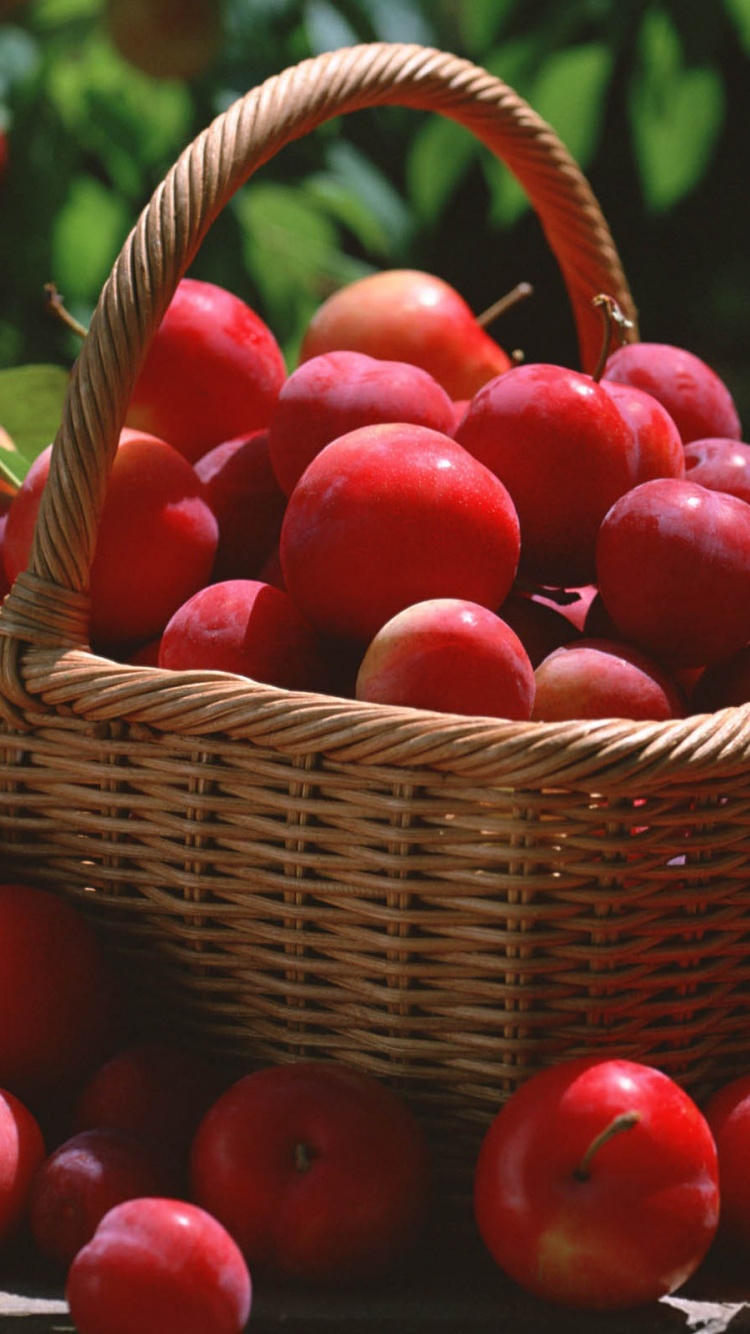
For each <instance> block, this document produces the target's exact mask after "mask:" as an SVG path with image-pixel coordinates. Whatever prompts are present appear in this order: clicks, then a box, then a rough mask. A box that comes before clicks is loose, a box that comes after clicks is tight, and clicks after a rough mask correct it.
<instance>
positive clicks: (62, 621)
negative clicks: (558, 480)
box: [0, 44, 750, 1182]
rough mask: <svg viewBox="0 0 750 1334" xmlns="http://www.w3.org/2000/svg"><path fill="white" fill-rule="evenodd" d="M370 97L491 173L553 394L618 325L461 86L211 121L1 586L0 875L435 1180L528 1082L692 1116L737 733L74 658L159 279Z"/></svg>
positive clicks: (714, 1069) (231, 1046)
mask: <svg viewBox="0 0 750 1334" xmlns="http://www.w3.org/2000/svg"><path fill="white" fill-rule="evenodd" d="M386 104H399V105H403V106H410V107H414V108H418V109H424V110H429V111H434V112H436V113H440V114H443V115H446V116H449V117H451V118H453V119H455V120H457V121H458V122H460V123H461V124H462V125H464V126H465V127H467V128H468V129H469V130H470V131H471V132H473V133H474V134H475V135H476V136H477V137H478V138H479V139H480V140H481V141H482V142H483V143H484V144H485V145H486V146H487V147H488V148H489V149H490V150H491V151H492V152H494V153H495V154H497V155H498V156H499V157H500V158H501V159H502V160H503V161H504V162H505V163H506V165H507V166H508V167H509V168H510V169H511V170H512V171H513V172H514V174H515V175H516V176H517V178H518V179H519V181H520V182H521V183H522V185H523V186H524V188H525V189H526V191H527V193H528V196H529V199H530V200H531V202H532V203H533V205H534V207H535V209H536V211H537V214H538V217H539V219H540V221H541V224H542V226H543V228H544V231H545V234H546V236H547V238H548V240H549V244H550V246H551V249H552V251H553V253H554V254H555V256H556V258H557V260H558V262H559V264H560V268H561V270H562V274H563V277H564V279H565V281H566V284H567V288H568V291H569V294H570V300H571V304H572V308H573V312H574V315H575V318H576V321H577V327H578V331H579V340H580V347H581V361H582V365H583V366H584V368H587V369H591V368H592V363H593V361H594V360H595V358H596V355H597V353H598V349H599V343H600V323H599V315H598V313H597V312H596V311H595V310H594V309H593V308H592V306H591V298H592V296H593V295H595V294H596V293H597V292H600V291H608V292H610V293H611V294H612V295H613V296H615V297H616V299H617V300H618V301H619V303H620V304H621V306H623V308H624V309H625V311H626V313H627V314H629V315H630V316H631V317H632V318H633V319H634V318H635V317H634V312H633V307H632V301H631V298H630V293H629V291H628V287H627V284H626V282H625V279H624V277H623V275H622V272H621V269H620V265H619V261H618V257H617V254H616V251H615V248H614V246H613V243H612V240H611V237H610V234H609V231H608V229H607V227H606V224H605V222H604V220H603V218H602V216H601V213H600V210H599V208H598V206H597V203H596V201H595V199H594V198H593V197H592V194H591V191H590V189H589V187H588V185H587V183H586V181H585V180H584V179H583V178H582V176H581V173H580V171H579V170H578V168H577V167H576V165H575V163H574V162H572V161H571V159H570V157H569V155H568V154H567V153H566V151H565V150H564V148H563V147H562V145H561V144H560V143H559V141H558V140H557V139H556V137H555V136H554V134H553V133H552V132H551V130H550V128H549V126H547V125H546V124H545V123H544V122H542V121H541V120H540V119H539V117H538V116H536V115H535V114H534V112H533V111H532V110H531V109H530V108H529V107H528V106H527V105H526V104H525V103H524V102H523V101H522V100H521V99H520V98H519V97H518V96H517V95H516V94H515V93H514V92H513V91H512V90H511V89H509V88H508V87H507V86H506V85H505V84H503V83H502V82H500V81H499V80H498V79H496V78H493V77H491V76H490V75H489V74H487V73H486V72H485V71H484V70H482V69H479V68H477V67H476V66H473V65H471V64H470V63H468V62H466V61H464V60H460V59H458V58H456V57H455V56H453V55H450V54H445V53H441V52H437V51H433V50H429V49H425V48H422V47H417V46H409V45H402V44H393V45H391V44H375V45H366V46H362V47H354V48H351V49H347V50H343V51H338V52H333V53H331V54H327V55H324V56H321V57H318V58H315V59H313V60H309V61H305V62H304V63H302V64H300V65H299V66H297V67H295V68H292V69H288V70H286V71H285V72H283V73H282V74H280V75H279V76H278V77H274V78H271V79H269V80H268V81H267V82H266V83H264V84H263V85H262V86H260V87H258V88H255V89H253V90H252V91H251V92H250V93H249V94H248V95H247V96H246V97H244V98H243V99H241V100H240V101H239V102H237V103H236V104H235V105H234V106H232V107H231V108H230V109H229V110H228V111H227V112H226V113H225V114H224V115H223V116H221V117H220V118H219V119H218V120H217V121H216V122H214V123H213V124H212V125H211V126H209V128H208V129H207V130H206V131H205V132H204V133H203V134H202V135H200V136H199V138H198V139H197V140H196V141H195V142H194V143H193V144H192V145H191V146H190V147H189V148H188V149H187V150H186V151H185V153H184V154H183V155H182V157H181V158H180V159H179V161H178V162H177V163H176V165H175V167H174V168H173V170H172V171H171V172H170V173H169V175H168V176H167V177H166V179H165V180H164V182H163V183H162V184H161V186H160V187H159V189H158V190H157V191H156V193H155V195H154V197H153V199H152V201H151V203H150V204H149V205H148V207H147V208H146V209H145V210H144V213H143V215H142V217H141V218H140V220H139V222H138V224H137V226H136V227H135V229H134V231H133V233H132V235H131V237H130V238H129V239H128V241H127V242H126V244H125V246H124V248H123V251H122V253H121V255H120V257H119V258H118V260H117V262H116V264H115V266H114V269H113V272H112V274H111V276H110V279H109V281H108V283H107V284H106V286H105V288H104V291H103V293H102V297H101V300H100V303H99V306H98V309H97V311H96V314H95V316H94V318H93V320H92V323H91V328H90V332H89V334H88V337H87V338H86V341H85V344H84V346H83V349H82V352H81V355H80V358H79V361H78V363H77V365H76V367H75V371H74V374H73V377H72V381H71V385H70V391H69V394H68V398H67V403H66V407H65V411H64V418H63V422H62V425H61V428H60V431H59V434H58V437H57V440H56V443H55V448H54V452H53V470H52V474H51V478H50V483H49V485H48V487H47V491H46V493H45V497H44V504H43V508H42V513H41V515H40V519H39V523H38V527H37V532H36V537H35V545H34V550H33V554H32V559H31V562H30V566H29V569H28V570H27V571H26V572H25V573H23V574H22V575H21V576H20V577H19V578H18V580H17V581H16V584H15V585H14V587H13V589H12V591H11V593H10V594H9V595H8V597H7V599H6V602H5V604H4V606H3V608H2V612H1V613H0V632H1V635H0V655H1V656H0V672H1V674H2V676H1V679H2V690H1V696H0V707H1V709H2V715H3V717H4V724H3V728H2V731H1V732H0V853H1V854H2V859H3V874H4V875H5V876H6V877H7V876H10V875H12V876H15V877H16V878H24V879H33V880H35V881H37V882H39V883H45V884H47V885H50V886H53V887H55V889H57V890H59V891H60V892H61V893H64V894H65V895H67V896H68V897H69V898H71V899H72V900H73V901H75V902H77V903H79V904H80V905H83V906H84V907H85V908H86V910H87V911H89V912H90V913H91V914H92V915H93V917H94V920H95V921H96V922H97V923H98V925H99V926H100V928H101V930H102V932H103V933H104V935H105V937H106V939H107V940H108V941H109V942H110V943H111V945H112V947H113V948H114V949H115V951H116V952H117V956H118V958H119V960H120V962H121V963H122V966H123V967H124V969H125V970H126V978H127V984H128V988H129V991H130V994H131V996H132V1002H133V1007H134V1013H136V1012H137V1013H138V1014H141V1015H142V1016H143V1019H144V1022H146V1023H148V1025H149V1026H150V1027H152V1026H153V1025H155V1024H164V1025H166V1026H167V1027H168V1028H173V1029H174V1030H175V1031H176V1032H180V1033H182V1034H183V1035H186V1036H189V1038H190V1040H191V1041H199V1042H200V1043H203V1044H205V1045H206V1046H207V1047H210V1048H211V1049H213V1050H217V1049H219V1050H223V1051H224V1052H225V1053H226V1054H227V1055H228V1056H232V1057H236V1058H238V1059H239V1060H240V1061H242V1062H244V1063H246V1064H247V1065H248V1066H249V1065H254V1064H261V1063H267V1062H271V1061H277V1060H293V1059H295V1058H299V1057H303V1056H312V1057H328V1058H334V1059H338V1060H341V1061H345V1062H349V1063H351V1064H353V1065H355V1066H357V1067H359V1068H361V1069H363V1070H366V1071H369V1072H371V1073H372V1074H374V1075H376V1076H378V1077H381V1078H384V1079H386V1080H389V1081H390V1082H391V1083H392V1084H393V1085H394V1086H395V1087H397V1088H399V1089H400V1090H401V1091H402V1093H403V1094H404V1095H405V1096H406V1097H408V1098H409V1099H410V1100H411V1101H412V1103H413V1104H414V1105H415V1106H416V1108H417V1109H418V1111H419V1112H420V1113H421V1114H422V1115H423V1117H424V1118H425V1124H427V1125H428V1126H429V1127H430V1128H431V1132H432V1134H433V1135H434V1137H435V1140H436V1142H438V1143H439V1145H440V1148H441V1155H440V1160H441V1162H442V1163H443V1166H444V1171H445V1173H446V1180H447V1179H448V1177H449V1176H451V1177H452V1179H453V1180H456V1179H458V1178H461V1179H462V1180H463V1181H464V1182H465V1181H466V1173H467V1171H468V1164H469V1163H470V1160H471V1157H472V1155H473V1153H474V1152H475V1148H476V1145H477V1143H478V1139H479V1137H480V1135H481V1132H482V1130H483V1129H484V1127H485V1125H486V1124H487V1123H488V1121H489V1119H490V1118H491V1116H492V1115H493V1114H494V1112H495V1110H496V1108H497V1107H498V1105H499V1103H500V1102H501V1101H502V1099H503V1097H505V1096H506V1095H507V1094H508V1093H509V1092H510V1091H512V1090H513V1088H514V1087H516V1085H517V1084H518V1083H519V1082H520V1081H521V1080H523V1079H524V1078H526V1077H527V1076H528V1075H529V1074H530V1073H531V1072H532V1071H534V1070H535V1069H536V1068H538V1067H539V1066H540V1065H541V1064H543V1063H546V1062H549V1061H551V1060H553V1059H557V1058H561V1057H563V1056H568V1055H573V1054H579V1053H584V1052H600V1053H605V1052H613V1051H616V1052H618V1053H620V1054H624V1055H627V1056H630V1057H633V1058H636V1059H641V1060H647V1061H650V1062H653V1063H655V1064H657V1065H659V1066H661V1067H662V1068H664V1069H665V1070H667V1071H669V1072H670V1073H672V1074H674V1075H675V1076H676V1077H677V1078H679V1079H680V1080H682V1081H683V1082H684V1083H685V1084H686V1085H687V1086H688V1087H691V1088H693V1089H696V1090H697V1089H699V1088H705V1087H708V1086H709V1085H710V1084H712V1083H715V1082H717V1081H718V1080H719V1079H723V1078H728V1077H729V1076H730V1075H733V1074H736V1073H739V1072H740V1071H743V1070H745V1069H747V1068H748V1065H750V1024H749V1022H748V1000H749V999H750V876H749V874H748V865H749V863H750V768H749V766H748V755H749V752H750V711H749V710H748V709H745V708H743V709H732V710H727V711H724V712H722V713H719V714H716V715H713V716H710V717H693V718H689V719H687V720H685V721H678V722H670V723H631V722H623V721H618V720H607V721H600V722H574V723H564V724H563V723H559V724H536V723H534V724H532V723H523V724H521V723H510V722H503V721H497V720H490V719H485V718H465V717H452V716H447V715H442V714H432V713H426V712H422V711H418V710H410V709H397V708H386V707H384V706H374V705H365V704H359V703H356V702H352V701H348V700H341V699H333V698H330V697H325V696H319V695H304V694H295V693H290V692H286V691H283V690H278V689H273V688H270V687H267V686H260V685H256V684H253V683H251V682H249V681H247V680H245V679H242V678H238V677H233V676H230V675H228V674H224V673H218V672H185V673H179V674H177V673H171V672H166V671H161V670H157V669H155V668H146V667H134V666H122V665H118V664H116V663H113V662H110V661H107V660H105V659H102V658H99V657H96V656H94V655H92V654H91V653H90V652H89V651H88V648H87V626H88V602H87V582H88V572H89V568H90V564H91V558H92V550H93V546H94V543H95V539H96V532H97V523H98V520H99V515H100V512H101V506H102V497H103V493H104V489H105V485H106V482H107V478H108V474H109V469H110V466H111V461H112V458H113V454H114V450H115V446H116V442H117V438H118V434H119V429H120V426H121V423H122V421H123V418H124V414H125V408H126V404H127V401H128V398H129V394H130V391H131V387H132V384H133V381H134V378H135V375H136V373H137V370H138V367H139V365H140V363H141V361H142V358H143V356H144V353H145V349H146V347H147V346H148V343H149V339H150V337H151V336H152V334H153V331H154V329H155V328H156V326H157V325H158V323H159V321H160V319H161V316H162V314H163V312H164V310H165V308H166V306H167V304H168V302H169V300H170V299H171V296H172V294H173V292H174V290H175V287H176V284H177V282H178V281H179V279H180V277H181V276H182V274H183V273H184V272H185V271H186V269H187V267H188V265H189V264H190V262H191V260H192V259H193V257H194V255H195V253H196V250H197V248H198V246H199V244H200V242H201V240H202V238H203V236H204V235H205V233H206V231H207V229H208V227H209V226H210V224H211V223H212V221H213V220H214V218H215V217H216V215H217V214H218V212H219V211H220V209H221V208H222V207H223V205H224V204H225V203H226V202H227V200H228V199H229V198H230V196H231V195H232V194H233V192H234V191H235V190H237V189H238V188H239V187H240V186H241V185H242V183H243V182H244V181H245V180H246V179H247V178H248V176H249V175H250V174H251V172H252V171H254V169H255V168H256V167H258V166H259V165H260V164H261V163H263V162H265V161H266V160H267V159H268V158H270V157H271V156H272V155H273V154H274V153H275V152H276V151H277V150H278V149H280V148H281V147H283V146H284V145H285V144H286V143H288V142H290V141H291V140H293V139H295V138H297V137H299V136H301V135H303V134H305V133H307V132H308V131H311V130H313V129H314V128H315V127H316V126H317V125H319V124H320V123H322V122H323V121H325V120H327V119H329V118H331V117H333V116H335V115H338V114H340V113H342V112H349V111H353V110H356V109H358V108H362V107H373V106H381V105H386ZM61 948H64V942H61ZM461 1174H463V1176H461Z"/></svg>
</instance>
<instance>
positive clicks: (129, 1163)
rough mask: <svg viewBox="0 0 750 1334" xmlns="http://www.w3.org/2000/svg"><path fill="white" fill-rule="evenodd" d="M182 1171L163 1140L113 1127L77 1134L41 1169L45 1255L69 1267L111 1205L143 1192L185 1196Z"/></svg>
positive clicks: (33, 1217) (38, 1199)
mask: <svg viewBox="0 0 750 1334" xmlns="http://www.w3.org/2000/svg"><path fill="white" fill-rule="evenodd" d="M184 1190H185V1186H184V1181H183V1176H182V1172H181V1171H180V1168H179V1166H178V1164H177V1161H176V1160H172V1159H170V1158H169V1157H168V1156H167V1155H166V1154H165V1152H164V1149H163V1147H162V1146H161V1145H160V1144H157V1143H155V1142H154V1141H152V1140H147V1139H142V1138H139V1137H138V1136H137V1135H131V1134H128V1133H127V1132H126V1131H124V1130H115V1129H113V1128H112V1127H111V1126H106V1127H104V1126H97V1127H95V1128H93V1129H91V1130H84V1131H82V1132H81V1133H79V1134H76V1135H71V1136H70V1138H69V1139H66V1140H64V1141H63V1143H62V1144H59V1145H58V1146H57V1148H56V1149H54V1150H53V1152H52V1153H51V1154H49V1156H48V1157H47V1158H45V1160H44V1162H42V1163H40V1165H39V1167H38V1168H37V1170H36V1172H35V1174H34V1178H33V1181H32V1183H31V1189H30V1191H29V1197H28V1215H29V1226H30V1229H31V1236H32V1239H33V1241H34V1245H35V1247H36V1249H37V1251H38V1252H39V1254H40V1255H43V1256H44V1257H45V1258H46V1259H48V1260H52V1261H53V1262H54V1263H55V1264H58V1265H62V1266H64V1267H65V1268H66V1269H67V1267H68V1265H69V1264H70V1262H71V1260H72V1259H73V1257H74V1256H75V1255H76V1254H77V1253H78V1251H80V1249H81V1247H82V1246H85V1245H86V1242H88V1241H90V1240H91V1238H92V1237H93V1235H94V1232H95V1231H96V1228H97V1226H98V1225H99V1223H100V1222H101V1220H102V1218H103V1217H104V1215H105V1214H106V1213H107V1211H108V1210H109V1209H113V1208H114V1206H115V1205H116V1204H121V1203H122V1201H123V1200H132V1199H135V1198H136V1197H138V1196H141V1195H166V1196H173V1195H180V1194H183V1193H184Z"/></svg>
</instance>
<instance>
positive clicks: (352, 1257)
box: [190, 1061, 431, 1283]
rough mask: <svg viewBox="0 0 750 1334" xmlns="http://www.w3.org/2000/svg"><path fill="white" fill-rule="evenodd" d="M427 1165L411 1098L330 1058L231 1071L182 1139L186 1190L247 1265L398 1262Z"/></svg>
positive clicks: (281, 1267) (275, 1269) (367, 1271)
mask: <svg viewBox="0 0 750 1334" xmlns="http://www.w3.org/2000/svg"><path fill="white" fill-rule="evenodd" d="M430 1177H431V1167H430V1155H429V1150H428V1146H427V1140H426V1137H425V1134H424V1131H423V1129H422V1126H421V1124H420V1122H419V1120H418V1119H417V1117H416V1116H415V1115H414V1113H413V1112H412V1110H411V1108H410V1107H408V1106H407V1104H406V1103H405V1102H404V1101H402V1099H401V1098H400V1097H399V1096H398V1094H396V1093H394V1092H393V1091H392V1090H391V1089H390V1088H388V1087H387V1086H386V1085H385V1084H382V1083H381V1082H380V1081H379V1080H376V1079H374V1078H373V1077H372V1076H370V1075H367V1074H365V1073H363V1072H361V1071H357V1070H352V1069H348V1068H347V1067H346V1066H343V1065H336V1064H334V1063H333V1062H327V1061H293V1062H291V1063H289V1064H287V1065H274V1066H267V1067H266V1068H265V1069H262V1070H258V1071H256V1072H255V1073H253V1074H250V1075H246V1076H244V1077H243V1078H241V1079H239V1080H238V1081H237V1082H236V1083H235V1084H233V1085H232V1087H231V1088H229V1089H228V1090H227V1091H226V1093H224V1094H222V1096H221V1097H220V1098H219V1099H218V1100H217V1101H216V1102H215V1103H214V1105H213V1107H211V1108H210V1109H209V1111H208V1112H207V1113H206V1116H205V1117H204V1119H203V1121H202V1123H201V1125H200V1126H199V1127H198V1130H197V1133H196V1136H195V1139H194V1140H193V1146H192V1150H191V1170H190V1179H191V1190H192V1198H193V1199H195V1200H196V1201H197V1202H198V1203H199V1204H200V1205H202V1207H203V1208H205V1209H207V1210H208V1211H209V1212H210V1213H211V1214H213V1215H214V1217H215V1218H218V1219H219V1220H220V1221H221V1222H222V1223H223V1224H224V1226H225V1227H226V1228H227V1229H228V1231H229V1232H230V1233H231V1235H232V1236H233V1237H234V1238H235V1240H236V1242H237V1243H238V1245H239V1246H240V1248H241V1250H242V1252H243V1254H244V1255H245V1258H246V1260H247V1261H248V1263H249V1265H250V1266H251V1268H252V1269H253V1272H255V1270H256V1268H257V1269H258V1270H262V1271H263V1272H265V1273H277V1274H282V1275H287V1276H289V1277H292V1278H299V1279H305V1280H313V1281H315V1280H322V1281H324V1282H344V1283H351V1282H353V1281H356V1280H361V1279H364V1278H368V1277H371V1276H375V1275H378V1274H382V1273H383V1272H385V1271H387V1270H389V1269H392V1268H393V1267H394V1266H396V1265H398V1264H399V1263H403V1262H405V1261H406V1259H407V1257H408V1252H409V1251H410V1250H411V1248H412V1246H413V1244H414V1243H415V1241H416V1240H417V1239H418V1237H419V1235H420V1232H421V1229H422V1226H423V1224H424V1222H425V1217H426V1208H427V1204H428V1192H429V1187H430Z"/></svg>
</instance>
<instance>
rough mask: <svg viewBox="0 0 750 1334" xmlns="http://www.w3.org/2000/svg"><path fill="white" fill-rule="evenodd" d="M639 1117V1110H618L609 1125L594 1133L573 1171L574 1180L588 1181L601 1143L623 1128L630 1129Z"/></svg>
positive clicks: (636, 1123)
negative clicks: (596, 1133) (592, 1163)
mask: <svg viewBox="0 0 750 1334" xmlns="http://www.w3.org/2000/svg"><path fill="white" fill-rule="evenodd" d="M640 1119H641V1114H640V1112H636V1111H630V1112H619V1113H618V1115H617V1116H615V1117H614V1118H613V1120H612V1121H610V1123H609V1125H607V1126H605V1127H604V1129H603V1130H601V1131H600V1132H599V1134H598V1135H595V1136H594V1138H593V1139H592V1141H591V1143H590V1144H589V1147H588V1148H587V1150H586V1152H585V1153H584V1155H583V1157H582V1159H581V1161H580V1163H579V1164H578V1166H577V1168H576V1169H575V1171H574V1173H573V1176H574V1177H575V1178H576V1181H588V1179H589V1177H590V1175H591V1162H592V1159H593V1157H594V1154H596V1153H598V1152H599V1150H600V1149H601V1147H602V1145H603V1144H606V1143H607V1141H608V1140H610V1139H613V1138H614V1136H615V1135H619V1134H620V1133H621V1132H622V1131H623V1130H632V1129H633V1126H637V1125H638V1122H639V1121H640Z"/></svg>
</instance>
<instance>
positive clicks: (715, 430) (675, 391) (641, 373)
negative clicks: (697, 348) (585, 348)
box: [603, 342, 742, 445]
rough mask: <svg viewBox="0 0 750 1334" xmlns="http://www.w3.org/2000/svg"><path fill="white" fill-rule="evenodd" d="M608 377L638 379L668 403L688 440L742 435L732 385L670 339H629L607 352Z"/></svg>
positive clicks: (638, 385) (633, 381)
mask: <svg viewBox="0 0 750 1334" xmlns="http://www.w3.org/2000/svg"><path fill="white" fill-rule="evenodd" d="M603 378H604V379H605V380H617V381H619V383H620V384H630V385H635V386H636V388H638V389H644V390H645V391H646V393H648V394H653V396H654V398H657V399H658V400H659V402H660V403H661V404H663V406H664V407H665V408H666V409H667V412H668V413H669V415H670V417H671V418H672V419H673V421H674V422H675V424H676V426H677V429H678V431H679V433H680V436H681V438H682V443H683V444H684V445H687V444H689V443H690V441H691V440H700V439H702V438H704V437H706V436H712V435H714V436H715V435H720V436H726V437H728V438H729V439H732V440H739V439H740V438H741V436H742V427H741V425H740V418H739V414H738V412H737V407H736V405H735V402H734V399H733V397H732V394H731V391H730V390H729V388H728V386H727V385H726V384H725V383H724V381H723V380H722V379H721V377H720V376H719V375H717V373H716V371H715V370H713V368H712V367H711V366H709V365H708V364H707V363H706V362H705V361H704V360H703V359H702V358H701V357H699V356H697V355H696V354H695V353H694V352H690V351H688V350H687V349H686V348H684V347H675V346H674V345H673V344H671V343H648V342H643V343H625V344H624V345H623V346H622V347H618V348H617V349H616V350H615V351H614V352H612V353H611V354H610V356H609V357H608V358H607V362H606V365H605V367H604V376H603Z"/></svg>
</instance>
